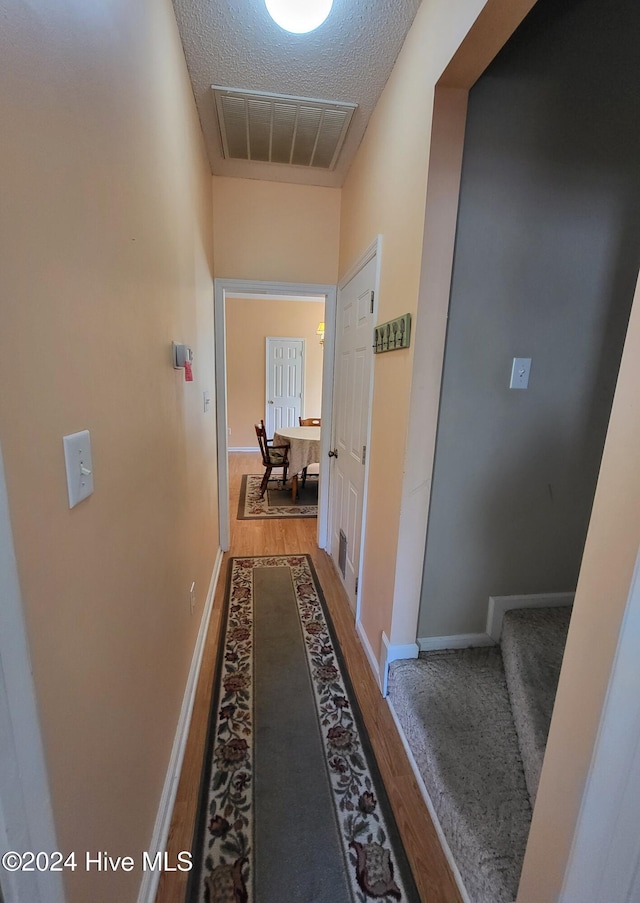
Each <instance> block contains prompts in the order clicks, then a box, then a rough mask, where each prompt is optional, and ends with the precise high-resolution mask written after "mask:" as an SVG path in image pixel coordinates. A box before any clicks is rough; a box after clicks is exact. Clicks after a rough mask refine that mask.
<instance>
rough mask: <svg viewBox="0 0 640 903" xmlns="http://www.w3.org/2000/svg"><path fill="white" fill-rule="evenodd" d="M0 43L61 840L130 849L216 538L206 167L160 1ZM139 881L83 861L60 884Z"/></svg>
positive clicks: (19, 420) (31, 562)
mask: <svg viewBox="0 0 640 903" xmlns="http://www.w3.org/2000/svg"><path fill="white" fill-rule="evenodd" d="M0 44H1V45H2V46H1V47H0V118H1V119H2V121H3V122H4V123H10V124H11V127H10V128H6V129H4V130H3V135H2V141H1V142H0V173H1V178H2V183H3V184H2V205H1V206H0V216H1V217H2V222H1V228H0V234H1V235H2V239H1V241H0V254H1V255H2V259H1V261H0V280H1V288H0V304H1V306H2V312H1V313H2V317H1V318H2V330H1V331H0V381H1V383H2V385H3V387H4V388H3V391H2V393H1V395H0V441H1V442H2V449H3V453H4V460H5V467H6V473H7V483H8V491H9V501H10V508H11V517H12V525H13V531H14V536H15V544H16V555H17V561H18V568H19V574H20V581H21V586H22V592H23V597H24V605H25V616H26V620H27V629H28V636H29V642H30V649H31V656H32V664H33V672H34V680H35V686H36V693H37V701H38V707H39V711H40V716H41V721H42V729H43V734H44V744H45V753H46V759H47V766H48V771H49V776H50V782H51V789H52V797H53V807H54V815H55V820H56V825H57V831H58V836H59V842H60V844H61V849H63V850H65V851H67V852H68V851H72V850H75V851H77V852H78V853H80V852H81V851H84V850H107V851H109V852H110V853H112V854H113V855H132V856H135V857H137V858H139V857H140V854H141V852H142V850H145V849H148V847H149V843H150V839H151V833H152V829H153V824H154V819H155V817H156V813H157V811H158V804H159V800H160V794H161V791H162V786H163V782H164V778H165V775H166V771H167V765H168V761H169V755H170V751H171V746H172V742H173V738H174V734H175V730H176V724H177V720H178V714H179V711H180V706H181V702H182V696H183V692H184V688H185V684H186V679H187V674H188V670H189V665H190V661H191V657H192V652H193V648H194V643H195V638H196V634H197V629H198V623H199V619H200V616H201V614H202V610H203V602H204V599H205V595H206V592H207V588H208V583H209V580H210V577H211V572H212V566H213V562H214V559H215V556H216V550H217V548H218V534H217V526H216V509H217V499H216V477H215V473H216V448H215V439H214V436H215V430H214V416H215V415H214V412H213V411H210V412H209V413H208V414H206V415H205V414H204V413H203V406H202V392H203V390H204V389H208V390H210V391H211V393H212V397H213V388H214V387H213V360H212V356H213V355H212V348H213V323H212V269H213V261H212V254H211V247H212V235H211V194H210V175H209V171H208V167H207V165H206V162H205V155H204V152H203V147H202V141H201V136H200V129H199V123H198V118H197V116H196V114H195V110H194V104H193V97H192V92H191V87H190V84H189V80H188V77H187V73H186V69H185V64H184V59H183V54H182V49H181V46H180V43H179V40H178V36H177V29H176V24H175V20H174V16H173V10H172V7H171V3H170V0H142V2H140V3H122V2H120V0H103V2H101V3H100V4H95V3H78V2H75V0H57V2H55V3H54V2H43V3H38V4H33V3H30V2H26V0H24V2H23V0H14V2H13V3H12V4H10V5H9V6H8V7H5V11H4V12H3V17H2V29H1V30H0ZM172 339H175V340H178V341H184V342H187V343H190V344H191V345H192V346H193V348H194V351H195V382H194V383H193V384H186V383H185V382H184V381H183V379H182V374H181V373H180V372H177V371H174V370H173V369H172V367H171V365H170V352H169V349H170V343H171V340H172ZM84 428H88V429H89V430H90V431H91V437H92V443H93V462H94V474H95V493H94V494H93V495H92V496H91V497H90V498H89V499H87V500H86V501H84V502H82V503H81V504H80V505H79V506H78V507H77V508H74V509H73V510H69V508H68V501H67V489H66V480H65V470H64V461H63V454H62V437H63V435H65V434H68V433H71V432H74V431H76V430H79V429H84ZM192 580H195V581H196V588H197V600H198V601H197V607H196V612H195V614H194V616H193V617H192V616H190V613H189V602H188V596H189V587H190V584H191V581H192ZM140 879H141V873H140V871H136V872H133V873H126V872H123V871H119V872H116V873H106V874H105V873H102V874H98V873H96V872H91V873H86V872H85V871H84V869H82V868H79V869H78V870H77V871H76V872H75V873H74V874H73V875H69V874H68V875H67V881H68V885H69V900H70V901H71V903H84V901H87V900H92V901H96V903H98V901H101V903H107V901H109V903H111V901H114V900H118V901H121V903H126V901H134V900H135V899H136V896H137V893H138V886H139V883H140Z"/></svg>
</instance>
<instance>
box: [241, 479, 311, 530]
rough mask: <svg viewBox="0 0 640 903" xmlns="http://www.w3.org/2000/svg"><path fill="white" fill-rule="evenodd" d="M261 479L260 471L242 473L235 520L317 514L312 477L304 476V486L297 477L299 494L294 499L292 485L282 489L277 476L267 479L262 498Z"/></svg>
mask: <svg viewBox="0 0 640 903" xmlns="http://www.w3.org/2000/svg"><path fill="white" fill-rule="evenodd" d="M261 482H262V475H261V474H252V473H245V474H244V475H243V477H242V486H241V487H240V504H239V505H238V520H258V519H260V518H263V517H266V518H277V517H317V516H318V480H317V479H316V478H315V477H312V478H308V479H307V484H306V486H305V487H304V489H303V488H302V480H298V498H297V500H296V501H295V502H294V501H293V498H292V496H291V489H282V488H281V486H282V484H281V482H280V481H279V480H278V481H276V480H272V481H270V482H269V486H268V487H267V491H266V492H265V494H264V498H262V499H261V498H260V483H261Z"/></svg>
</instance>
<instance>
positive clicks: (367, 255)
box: [338, 235, 382, 342]
mask: <svg viewBox="0 0 640 903" xmlns="http://www.w3.org/2000/svg"><path fill="white" fill-rule="evenodd" d="M381 250H382V235H377V236H376V237H375V238H374V240H373V241H372V242H371V244H370V245H369V246H368V247H367V248H365V249H364V251H363V252H362V254H361V255H360V256H359V257H358V258H357V259H356V260H354V262H353V263H352V264H351V266H350V267H349V269H348V270H347V272H346V273H345V274H344V275H343V277H342V279H341V280H340V282H339V283H338V288H339V289H342V288H344V287H345V286H346V285H348V284H349V283H350V282H351V280H352V279H353V277H354V276H357V275H358V273H359V272H360V270H361V269H363V267H366V265H367V264H368V263H369V261H370V260H371V259H372V258H373V257H376V256H377V257H378V260H380V252H381ZM371 341H372V342H373V336H372V339H371Z"/></svg>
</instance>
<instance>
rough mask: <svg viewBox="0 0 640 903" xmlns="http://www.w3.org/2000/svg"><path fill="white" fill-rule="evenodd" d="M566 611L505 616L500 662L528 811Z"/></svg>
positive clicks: (568, 612)
mask: <svg viewBox="0 0 640 903" xmlns="http://www.w3.org/2000/svg"><path fill="white" fill-rule="evenodd" d="M570 618H571V607H570V606H561V607H559V608H519V609H512V610H510V611H507V612H505V615H504V620H503V622H502V637H501V640H500V644H501V646H502V658H503V661H504V670H505V676H506V681H507V689H508V692H509V697H510V700H511V707H512V710H513V720H514V722H515V727H516V732H517V735H518V741H519V744H520V754H521V757H522V765H523V768H524V774H525V779H526V782H527V789H528V791H529V797H530V799H531V805H532V806H533V805H534V803H535V799H536V793H537V791H538V782H539V780H540V771H541V769H542V760H543V759H544V751H545V748H546V745H547V737H548V734H549V724H550V723H551V714H552V712H553V704H554V702H555V698H556V689H557V687H558V678H559V676H560V667H561V665H562V656H563V654H564V647H565V643H566V640H567V631H568V630H569V620H570Z"/></svg>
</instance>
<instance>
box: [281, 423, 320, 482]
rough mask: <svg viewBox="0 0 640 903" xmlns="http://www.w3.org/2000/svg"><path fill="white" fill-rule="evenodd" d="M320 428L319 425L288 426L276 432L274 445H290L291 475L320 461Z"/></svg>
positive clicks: (288, 472)
mask: <svg viewBox="0 0 640 903" xmlns="http://www.w3.org/2000/svg"><path fill="white" fill-rule="evenodd" d="M320 429H321V428H320V427H319V426H288V427H281V428H280V429H279V430H278V432H277V433H274V435H273V444H274V445H288V446H289V469H288V471H287V475H288V476H289V477H293V476H294V474H297V473H300V471H301V470H302V469H303V468H304V467H308V465H309V464H318V463H319V462H320Z"/></svg>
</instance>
